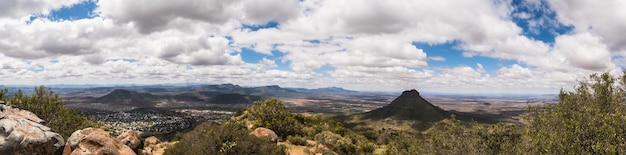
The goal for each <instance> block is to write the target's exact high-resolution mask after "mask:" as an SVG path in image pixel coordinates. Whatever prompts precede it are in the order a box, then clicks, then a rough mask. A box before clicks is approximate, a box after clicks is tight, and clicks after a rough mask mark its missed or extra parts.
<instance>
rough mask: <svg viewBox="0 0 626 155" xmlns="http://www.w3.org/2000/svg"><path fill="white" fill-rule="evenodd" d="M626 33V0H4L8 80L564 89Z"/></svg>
mask: <svg viewBox="0 0 626 155" xmlns="http://www.w3.org/2000/svg"><path fill="white" fill-rule="evenodd" d="M624 32H626V1H623V0H601V1H595V0H513V1H510V0H436V1H433V0H385V1H379V0H176V1H172V0H99V1H96V0H2V1H0V36H2V37H0V84H4V85H24V84H26V85H42V84H44V85H45V84H167V83H207V84H218V83H234V84H239V85H242V86H260V85H280V86H283V87H305V88H319V87H330V86H338V87H344V88H348V89H353V90H371V91H401V90H404V89H414V88H415V89H418V90H421V91H427V92H448V93H534V94H541V93H558V90H559V89H561V88H565V89H571V88H572V87H573V86H574V85H575V84H576V83H577V82H576V81H579V80H581V79H584V78H585V77H587V76H588V75H589V74H590V73H594V72H607V71H608V72H611V73H613V74H619V73H620V72H621V70H622V69H623V67H624V66H625V65H626V57H625V56H626V37H624Z"/></svg>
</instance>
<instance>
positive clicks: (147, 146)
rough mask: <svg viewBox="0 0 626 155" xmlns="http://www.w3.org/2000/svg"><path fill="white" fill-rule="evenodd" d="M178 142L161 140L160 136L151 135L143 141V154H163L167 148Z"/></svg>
mask: <svg viewBox="0 0 626 155" xmlns="http://www.w3.org/2000/svg"><path fill="white" fill-rule="evenodd" d="M174 144H176V142H161V141H160V140H159V139H158V138H156V137H154V136H150V137H148V138H146V140H144V142H143V150H142V151H141V154H142V155H163V154H164V153H165V149H167V147H170V146H172V145H174Z"/></svg>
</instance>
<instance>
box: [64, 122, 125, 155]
mask: <svg viewBox="0 0 626 155" xmlns="http://www.w3.org/2000/svg"><path fill="white" fill-rule="evenodd" d="M83 154H108V155H136V153H135V152H134V151H133V150H132V149H131V148H130V147H128V146H126V145H124V143H122V142H121V141H119V140H117V139H115V138H113V137H112V136H111V135H110V134H109V133H108V132H106V131H104V130H102V129H97V128H86V129H83V130H77V131H75V132H74V133H72V135H71V136H70V137H69V138H68V139H67V143H66V144H65V149H64V150H63V155H83Z"/></svg>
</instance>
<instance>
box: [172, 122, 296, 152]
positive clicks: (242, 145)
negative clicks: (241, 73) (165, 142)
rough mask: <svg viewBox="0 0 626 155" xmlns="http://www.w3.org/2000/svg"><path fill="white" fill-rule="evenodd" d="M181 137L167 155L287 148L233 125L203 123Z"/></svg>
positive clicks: (264, 150)
mask: <svg viewBox="0 0 626 155" xmlns="http://www.w3.org/2000/svg"><path fill="white" fill-rule="evenodd" d="M179 137H180V139H179V142H178V143H176V144H175V145H173V146H171V147H168V149H167V150H166V151H165V154H166V155H169V154H173V155H179V154H189V155H205V154H215V155H221V154H271V155H280V154H285V149H284V148H282V147H280V146H278V145H276V144H275V143H271V142H269V141H268V140H266V139H261V138H257V137H254V136H252V135H250V134H249V131H248V130H246V129H243V128H233V126H225V125H217V124H211V123H203V124H200V125H198V126H197V127H196V128H194V129H193V130H192V131H190V132H189V133H186V134H184V135H182V136H179Z"/></svg>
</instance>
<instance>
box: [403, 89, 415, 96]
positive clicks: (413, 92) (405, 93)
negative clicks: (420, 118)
mask: <svg viewBox="0 0 626 155" xmlns="http://www.w3.org/2000/svg"><path fill="white" fill-rule="evenodd" d="M400 96H420V92H418V91H417V90H415V89H411V90H405V91H404V92H402V95H400Z"/></svg>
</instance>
